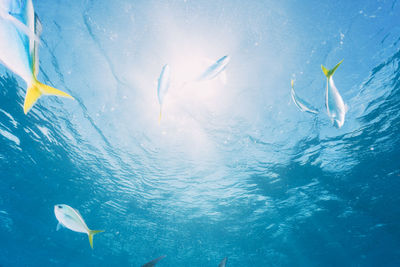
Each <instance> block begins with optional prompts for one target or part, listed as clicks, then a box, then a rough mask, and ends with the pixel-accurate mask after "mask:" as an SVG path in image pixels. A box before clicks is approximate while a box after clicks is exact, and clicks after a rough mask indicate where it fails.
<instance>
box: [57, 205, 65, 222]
mask: <svg viewBox="0 0 400 267" xmlns="http://www.w3.org/2000/svg"><path fill="white" fill-rule="evenodd" d="M67 212H68V206H67V205H65V204H57V205H55V206H54V214H55V215H56V218H57V219H58V220H60V219H61V218H62V217H63V216H64V214H65V213H67Z"/></svg>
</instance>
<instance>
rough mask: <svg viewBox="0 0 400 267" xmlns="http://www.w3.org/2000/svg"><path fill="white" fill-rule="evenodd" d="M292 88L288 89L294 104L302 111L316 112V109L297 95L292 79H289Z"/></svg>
mask: <svg viewBox="0 0 400 267" xmlns="http://www.w3.org/2000/svg"><path fill="white" fill-rule="evenodd" d="M291 85H292V89H291V90H290V94H291V96H292V100H293V102H294V103H295V104H296V106H297V107H298V108H299V109H300V110H301V111H303V112H309V113H313V114H318V110H317V109H316V108H314V107H312V106H311V105H310V104H309V103H308V102H307V101H305V100H303V99H301V98H300V97H298V96H297V94H296V92H295V91H294V81H293V80H292V81H291Z"/></svg>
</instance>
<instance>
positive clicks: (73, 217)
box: [54, 204, 103, 248]
mask: <svg viewBox="0 0 400 267" xmlns="http://www.w3.org/2000/svg"><path fill="white" fill-rule="evenodd" d="M54 214H55V215H56V218H57V220H58V222H59V225H57V230H58V229H59V228H60V226H63V227H65V228H68V229H70V230H72V231H74V232H78V233H85V234H87V235H88V236H89V242H90V246H91V247H92V248H93V235H95V234H97V233H100V232H103V231H96V230H90V229H89V228H88V227H87V225H86V223H85V221H84V220H83V218H82V216H81V215H80V213H79V212H78V211H77V210H75V209H74V208H72V207H70V206H68V205H65V204H58V205H55V206H54Z"/></svg>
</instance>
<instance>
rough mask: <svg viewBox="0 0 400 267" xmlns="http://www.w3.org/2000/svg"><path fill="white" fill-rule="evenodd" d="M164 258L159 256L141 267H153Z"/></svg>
mask: <svg viewBox="0 0 400 267" xmlns="http://www.w3.org/2000/svg"><path fill="white" fill-rule="evenodd" d="M165 257H166V256H165V255H163V256H160V257H158V258H157V259H154V260H152V261H149V262H148V263H146V264H144V265H142V267H154V266H155V265H156V264H157V263H158V262H159V261H160V260H162V259H164V258H165Z"/></svg>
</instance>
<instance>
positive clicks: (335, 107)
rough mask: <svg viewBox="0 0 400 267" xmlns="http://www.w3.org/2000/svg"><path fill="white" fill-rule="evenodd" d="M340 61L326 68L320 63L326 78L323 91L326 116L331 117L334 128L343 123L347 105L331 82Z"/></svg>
mask: <svg viewBox="0 0 400 267" xmlns="http://www.w3.org/2000/svg"><path fill="white" fill-rule="evenodd" d="M342 62H343V59H342V61H340V62H339V63H338V64H337V65H336V66H335V67H334V68H333V69H331V70H328V69H326V68H325V67H324V66H323V65H321V68H322V71H323V72H324V74H325V76H326V78H327V80H326V92H325V105H326V111H327V113H328V116H329V117H330V118H331V121H332V123H333V125H334V126H335V127H336V128H340V127H342V126H343V124H344V119H345V117H346V112H347V107H346V105H345V104H344V101H343V98H342V97H341V95H340V94H339V91H338V89H337V88H336V86H335V83H334V82H333V78H332V76H333V74H334V73H335V71H336V69H337V68H338V67H339V66H340V64H342Z"/></svg>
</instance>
